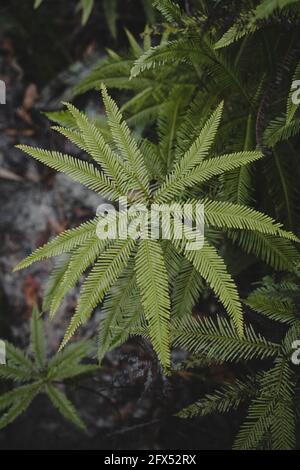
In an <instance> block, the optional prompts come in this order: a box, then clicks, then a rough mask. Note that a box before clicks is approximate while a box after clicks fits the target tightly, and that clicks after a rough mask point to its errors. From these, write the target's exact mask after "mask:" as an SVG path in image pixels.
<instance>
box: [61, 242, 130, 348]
mask: <svg viewBox="0 0 300 470" xmlns="http://www.w3.org/2000/svg"><path fill="white" fill-rule="evenodd" d="M134 246H135V240H133V239H131V238H129V239H127V240H116V241H115V242H114V243H113V244H112V245H111V246H110V247H108V248H107V249H106V250H105V251H104V252H103V253H102V255H100V257H99V258H98V260H97V262H96V264H95V266H94V267H93V269H92V271H91V272H90V274H89V275H88V277H87V279H86V280H85V282H84V284H83V286H82V289H81V294H80V299H79V302H78V306H77V308H76V312H75V314H74V316H73V318H72V320H71V322H70V325H69V327H68V329H67V332H66V334H65V336H64V339H63V342H62V344H61V347H60V350H61V349H62V348H64V346H65V345H66V344H67V343H68V341H69V340H70V339H71V337H72V336H73V335H74V333H75V331H76V330H77V329H78V328H79V327H80V326H81V325H83V324H85V323H86V322H87V321H88V319H89V317H90V316H91V314H92V311H93V310H94V308H95V307H96V306H97V305H98V304H99V303H101V302H102V300H103V298H104V296H105V294H106V293H107V292H108V291H109V289H110V288H111V286H112V285H113V284H114V283H115V282H116V280H117V279H118V277H119V276H120V274H121V273H122V271H123V270H124V269H125V267H126V265H127V263H128V261H129V258H130V255H131V252H132V250H133V248H134Z"/></svg>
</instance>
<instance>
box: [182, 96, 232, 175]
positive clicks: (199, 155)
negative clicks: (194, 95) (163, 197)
mask: <svg viewBox="0 0 300 470" xmlns="http://www.w3.org/2000/svg"><path fill="white" fill-rule="evenodd" d="M223 106H224V103H223V102H222V103H221V104H220V105H219V106H218V107H217V109H216V110H215V112H214V113H213V114H212V116H211V117H210V118H209V119H208V121H207V122H206V124H205V125H204V127H203V129H202V130H201V132H200V134H199V136H198V137H197V138H196V140H195V142H194V143H193V144H192V145H191V147H190V148H189V150H188V151H187V152H186V153H185V155H184V156H183V158H182V159H181V160H180V161H179V162H178V163H177V164H176V165H175V167H174V170H173V175H174V178H176V177H178V176H180V177H183V176H185V175H187V174H188V173H189V172H190V171H191V170H193V169H194V168H195V167H197V166H198V165H201V163H202V162H203V160H204V159H205V157H206V156H207V155H208V152H209V150H210V149H211V146H212V144H213V142H214V140H215V137H216V133H217V130H218V128H219V125H220V121H221V116H222V111H223Z"/></svg>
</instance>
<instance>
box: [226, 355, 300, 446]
mask: <svg viewBox="0 0 300 470" xmlns="http://www.w3.org/2000/svg"><path fill="white" fill-rule="evenodd" d="M294 384H295V378H294V374H293V372H292V371H291V369H290V366H289V364H288V363H287V361H286V360H284V359H282V358H279V359H278V360H277V361H276V365H275V367H274V368H273V369H271V370H270V371H268V372H266V373H265V374H264V375H263V377H262V379H261V381H260V387H259V395H258V397H257V398H256V399H254V401H253V403H252V404H251V405H250V407H249V412H248V417H247V419H246V421H245V423H244V424H243V425H242V427H241V429H240V432H239V434H238V436H237V439H236V441H235V444H234V449H236V450H247V449H254V448H258V447H259V445H260V444H261V442H262V441H263V439H264V436H265V434H266V433H267V432H270V433H271V439H272V448H273V449H274V450H276V449H277V450H288V449H293V448H294V446H295V418H294V413H293V404H292V402H293V386H294Z"/></svg>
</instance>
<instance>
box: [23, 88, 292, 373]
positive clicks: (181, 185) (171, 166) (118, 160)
mask: <svg viewBox="0 0 300 470" xmlns="http://www.w3.org/2000/svg"><path fill="white" fill-rule="evenodd" d="M102 94H103V100H104V104H105V107H106V112H107V119H108V125H109V128H110V138H109V139H108V140H105V137H104V135H103V133H102V132H101V131H100V130H99V129H98V128H97V127H96V126H95V125H94V124H93V123H91V122H90V121H89V119H88V118H87V116H86V115H84V114H83V113H81V112H80V111H79V110H78V109H76V108H75V107H74V106H73V105H70V104H68V105H67V108H68V110H69V112H70V113H71V114H72V116H73V119H74V122H76V128H74V129H70V128H62V127H56V130H57V131H58V132H60V133H62V134H63V135H64V136H66V137H68V138H69V139H70V140H71V141H72V142H74V143H75V144H76V145H77V146H79V148H81V149H82V150H84V151H85V152H86V153H87V154H89V156H90V157H91V158H92V161H93V162H94V163H89V162H87V161H85V160H80V159H77V158H73V157H71V156H69V155H63V154H61V153H59V152H51V151H46V150H41V149H38V148H32V147H27V146H19V148H20V149H21V150H23V151H25V152H26V153H27V154H29V155H31V156H33V157H34V158H36V159H37V160H39V161H40V162H42V163H45V164H47V165H49V166H50V167H51V168H54V169H56V170H59V171H63V172H65V173H66V174H68V175H70V176H71V177H72V178H74V179H75V180H77V181H80V182H81V183H83V184H84V185H86V186H87V187H88V188H90V189H92V190H94V191H96V192H98V193H99V194H101V195H103V196H104V197H107V198H109V199H110V200H111V201H117V200H118V198H119V197H127V196H128V195H129V194H130V195H131V196H130V204H135V203H136V202H138V203H144V204H145V206H146V207H151V205H152V204H167V205H171V204H174V203H177V204H179V206H180V207H182V205H183V204H184V202H188V203H189V204H191V205H192V206H193V205H194V206H195V205H196V204H197V203H198V202H199V201H200V202H202V203H203V204H204V209H205V224H206V227H207V231H206V236H205V243H204V247H203V248H202V249H201V250H198V251H190V249H189V248H188V245H187V240H186V239H183V240H177V239H176V235H175V234H174V233H173V231H172V234H171V240H169V241H166V240H153V239H144V240H138V239H135V238H134V237H130V236H129V237H128V238H127V239H116V240H109V239H106V240H102V239H99V238H98V237H97V234H96V227H97V223H98V219H97V218H95V219H94V220H92V221H90V222H86V223H84V224H83V225H81V226H80V227H78V228H75V229H71V230H68V231H66V232H64V233H62V234H61V235H60V236H58V237H57V238H56V239H54V240H52V241H51V242H50V243H48V244H47V245H45V246H44V247H41V248H39V249H38V250H37V251H35V252H34V253H33V254H32V255H30V256H29V257H28V258H27V259H25V260H24V261H22V262H21V263H20V264H19V265H18V266H17V267H16V269H21V268H25V267H27V266H29V265H30V264H31V263H33V262H35V261H39V260H42V259H45V258H48V257H51V256H57V255H60V254H62V253H70V258H69V259H68V261H67V264H66V266H65V267H63V271H62V273H61V271H60V270H59V277H58V279H59V281H58V283H57V285H56V289H52V298H51V301H50V316H51V318H53V317H54V315H55V313H56V312H57V309H58V307H59V305H60V302H61V300H62V299H63V297H64V296H65V295H66V294H67V292H68V291H69V290H70V289H71V288H72V287H73V286H74V285H75V284H76V283H77V281H78V280H79V279H80V277H81V275H82V274H83V273H84V272H85V271H86V270H87V269H88V268H89V267H90V265H93V264H94V266H93V268H92V270H91V272H90V273H89V274H88V276H87V278H86V280H85V282H84V284H83V286H82V290H81V295H80V300H79V303H78V306H77V309H76V312H75V314H74V316H73V318H72V320H71V323H70V325H69V327H68V329H67V332H66V334H65V338H64V340H63V342H62V346H61V347H63V346H65V345H66V344H67V342H68V341H69V340H70V338H71V337H72V336H73V334H74V333H75V331H76V330H77V329H78V327H79V326H80V325H82V324H85V323H86V322H87V321H88V319H89V318H90V316H91V314H92V312H93V310H94V308H95V307H96V306H97V305H99V304H100V303H101V302H103V300H104V299H105V296H106V294H108V302H110V307H108V308H106V307H105V306H104V311H105V312H106V318H105V320H104V325H105V326H104V328H105V330H106V333H104V336H105V337H106V338H105V341H104V343H106V342H107V341H106V340H107V333H108V331H110V329H111V324H110V323H111V322H118V323H121V324H123V330H124V331H126V332H127V333H128V334H130V325H131V323H132V322H135V323H136V322H142V323H143V322H145V321H146V322H147V324H148V326H149V331H150V337H151V341H152V344H153V347H154V349H155V351H156V353H157V355H158V357H159V359H160V361H161V363H162V365H163V366H164V368H165V369H166V370H167V369H168V368H169V366H170V318H171V314H172V311H174V310H175V311H178V310H180V309H182V306H181V307H179V306H178V302H179V303H180V302H181V301H182V299H181V293H183V295H187V293H186V292H182V291H183V290H184V289H191V291H190V293H189V292H188V296H187V297H188V300H189V302H190V309H191V308H192V305H191V302H192V301H193V300H195V298H194V295H195V293H196V292H197V283H198V280H199V276H201V277H202V278H203V279H204V280H205V281H206V282H207V283H208V285H209V286H210V287H211V288H212V290H213V291H214V293H215V294H216V296H217V297H218V298H219V300H220V301H221V302H222V304H223V305H224V307H225V309H226V310H227V312H228V314H229V315H230V317H231V318H232V321H233V323H234V325H235V328H236V331H237V334H238V335H239V336H241V337H242V336H243V315H242V307H241V303H240V300H239V295H238V291H237V287H236V285H235V283H234V281H233V279H232V277H231V275H230V274H229V273H228V271H227V269H226V264H225V263H224V260H223V259H222V257H221V256H220V254H219V253H218V250H217V249H216V247H215V246H214V238H215V237H214V235H213V232H211V229H216V230H217V231H218V230H219V231H222V230H229V229H230V230H233V231H235V233H236V236H237V239H238V238H239V233H243V231H246V232H248V231H250V232H254V233H256V234H258V235H259V237H260V240H261V250H262V251H263V252H264V254H265V255H266V259H271V262H272V240H273V239H274V240H275V243H276V240H277V241H278V240H282V241H283V245H282V246H281V248H280V249H279V247H277V246H276V252H277V254H278V250H279V251H280V250H281V251H282V254H283V256H284V257H285V261H286V263H287V264H286V265H285V267H287V268H288V269H291V270H293V265H294V263H295V262H296V261H297V257H298V253H297V251H296V249H295V248H294V247H293V242H294V241H298V239H297V237H295V236H294V235H293V234H292V233H290V232H286V231H284V230H283V228H282V227H281V225H280V224H278V223H275V222H274V221H273V220H272V219H271V218H270V217H268V216H266V215H263V214H261V213H259V212H257V211H255V210H253V209H250V208H247V207H243V206H239V205H235V204H232V203H229V202H222V201H218V200H210V199H209V198H207V195H206V192H205V189H204V188H205V185H206V184H207V182H209V181H210V180H211V179H212V178H215V177H218V176H219V175H222V174H224V173H225V172H226V171H232V170H234V169H235V168H240V167H242V166H245V165H247V164H249V163H251V162H253V161H257V160H259V159H260V158H261V157H262V154H261V152H259V151H246V152H237V153H232V154H229V155H221V156H213V157H212V156H210V151H211V147H212V145H213V142H214V140H215V136H216V133H217V130H218V127H219V123H220V120H221V115H222V109H223V104H222V103H221V104H220V105H219V106H218V108H217V109H216V110H215V111H214V113H213V114H212V115H211V116H210V117H209V118H208V120H207V122H206V124H205V125H204V127H203V128H202V129H201V131H198V132H196V138H194V137H193V135H192V136H191V135H190V136H189V137H188V135H187V129H190V121H189V118H188V119H187V120H183V123H182V127H181V130H180V131H179V132H178V135H177V136H174V135H173V134H172V132H171V134H170V129H169V123H168V121H167V118H166V121H162V122H161V123H160V126H159V135H160V142H159V144H158V145H155V144H154V143H151V142H150V141H149V140H142V141H140V142H137V141H136V140H135V138H134V137H133V135H132V134H131V132H130V130H129V128H128V126H127V124H126V122H125V121H124V120H123V117H122V114H121V113H120V111H119V109H118V108H117V105H116V103H115V102H114V101H113V100H112V99H111V97H110V96H109V95H108V93H107V90H106V88H105V87H103V90H102ZM190 134H191V133H190ZM166 144H167V147H166ZM166 149H167V150H166ZM201 186H202V188H203V189H202V190H201ZM118 217H119V219H120V221H122V218H124V215H123V213H122V211H120V212H119V213H118ZM264 240H268V242H267V244H266V246H265V245H263V243H264ZM270 252H271V254H270ZM268 253H269V255H268ZM132 260H133V261H132ZM183 262H184V263H185V266H186V268H187V272H188V276H193V278H194V279H193V283H192V284H191V285H190V286H187V285H186V284H185V282H186V280H187V278H186V277H185V276H180V282H181V283H182V284H179V285H177V286H176V289H174V290H175V292H176V293H175V294H174V296H173V299H171V296H170V293H171V291H172V290H173V288H174V286H173V282H174V280H175V278H176V276H177V274H178V273H179V272H180V265H181V263H183ZM124 272H125V273H126V275H125V276H126V277H125V279H126V280H127V282H128V284H129V283H131V282H132V283H133V284H132V285H133V286H134V289H133V293H134V292H135V291H136V290H137V292H138V295H137V296H136V297H135V300H134V303H135V305H136V308H134V309H133V310H132V309H131V307H132V306H131V299H130V293H129V294H127V295H128V296H129V299H128V301H127V299H126V302H125V306H124V303H123V305H120V304H119V303H118V297H116V300H117V303H116V308H117V311H116V312H117V313H116V312H114V308H115V303H114V294H113V288H114V285H115V284H116V283H117V286H118V288H120V284H118V279H119V278H120V277H121V279H122V277H123V276H124ZM121 284H122V285H124V278H123V279H122V281H121ZM125 286H126V281H125ZM111 289H112V290H111ZM180 291H181V293H180ZM110 297H112V300H111V299H110ZM48 303H49V302H48ZM127 303H128V305H126V304H127ZM183 305H185V306H187V304H183ZM129 307H130V310H128V308H129ZM135 312H136V313H135ZM101 328H102V326H101ZM100 338H101V342H100V344H101V346H100V351H101V353H100V357H103V353H104V352H105V350H104V351H103V332H102V329H101V333H100ZM109 343H110V342H108V344H107V347H109V346H110V344H109ZM105 349H106V348H105Z"/></svg>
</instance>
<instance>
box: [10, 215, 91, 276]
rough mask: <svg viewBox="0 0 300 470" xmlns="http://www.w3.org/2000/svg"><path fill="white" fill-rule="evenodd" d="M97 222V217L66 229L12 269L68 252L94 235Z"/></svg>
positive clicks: (25, 266) (21, 267)
mask: <svg viewBox="0 0 300 470" xmlns="http://www.w3.org/2000/svg"><path fill="white" fill-rule="evenodd" d="M97 223H98V219H94V220H92V221H88V222H85V223H83V224H81V225H79V227H76V228H73V229H70V230H66V231H65V232H63V233H62V234H61V235H58V236H57V237H55V238H54V239H53V240H51V241H50V242H48V243H46V245H43V246H42V247H40V248H38V249H37V250H35V251H34V252H33V253H32V254H31V255H30V256H28V257H27V258H25V259H24V260H23V261H21V263H19V264H18V265H17V266H16V267H15V269H14V270H15V271H17V270H19V269H24V268H27V267H28V266H30V265H31V264H32V263H35V262H37V261H41V260H43V259H46V258H51V257H52V256H59V255H61V254H62V253H67V252H70V251H71V250H73V249H74V248H76V247H77V246H79V245H81V244H82V243H84V242H85V241H86V240H88V239H90V238H92V237H93V236H94V234H95V232H96V228H97Z"/></svg>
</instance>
